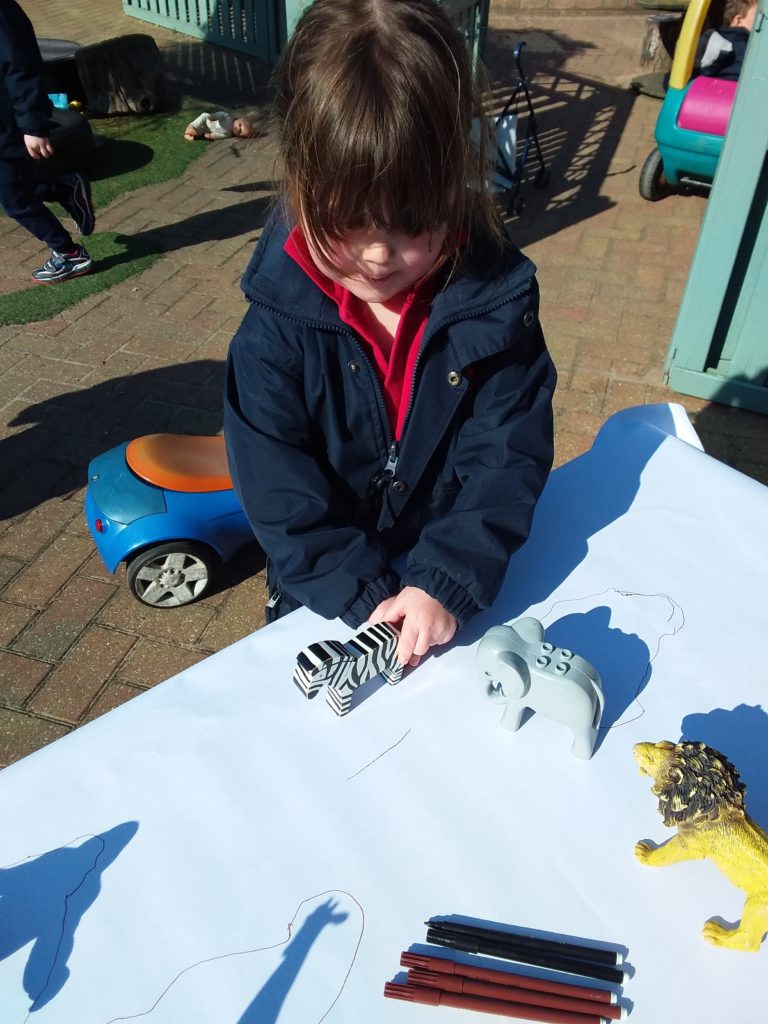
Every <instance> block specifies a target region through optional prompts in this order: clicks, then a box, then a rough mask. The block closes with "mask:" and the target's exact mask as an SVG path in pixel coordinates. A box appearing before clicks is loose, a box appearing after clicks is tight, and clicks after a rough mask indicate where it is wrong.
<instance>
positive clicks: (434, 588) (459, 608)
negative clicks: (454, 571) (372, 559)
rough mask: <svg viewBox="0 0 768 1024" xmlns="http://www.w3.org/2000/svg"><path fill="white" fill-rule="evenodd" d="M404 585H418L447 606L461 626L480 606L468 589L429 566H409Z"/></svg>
mask: <svg viewBox="0 0 768 1024" xmlns="http://www.w3.org/2000/svg"><path fill="white" fill-rule="evenodd" d="M402 586H403V587H418V588H419V589H420V590H424V591H425V592H426V593H427V594H429V596H430V597H434V598H435V600H436V601H439V602H440V604H441V605H442V606H443V608H445V610H446V611H447V612H450V613H451V615H452V616H453V617H454V618H455V619H456V622H457V623H458V625H459V628H461V627H462V626H465V625H466V624H467V623H468V622H469V620H470V619H471V618H472V616H473V615H476V614H477V613H478V612H479V611H480V608H479V607H478V605H477V603H476V602H475V601H474V600H473V598H472V597H470V595H469V593H468V591H467V590H465V588H464V587H462V586H461V584H459V583H457V582H456V581H455V580H452V579H450V578H449V577H448V576H446V575H445V573H443V572H440V571H437V570H435V569H431V568H428V567H427V566H421V565H414V566H408V570H407V571H406V573H405V575H404V576H403V581H402Z"/></svg>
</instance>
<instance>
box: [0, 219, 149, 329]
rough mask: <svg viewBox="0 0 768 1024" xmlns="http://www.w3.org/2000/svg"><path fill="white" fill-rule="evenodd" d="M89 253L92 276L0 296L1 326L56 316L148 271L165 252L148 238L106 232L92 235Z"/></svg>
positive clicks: (89, 240)
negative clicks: (98, 293)
mask: <svg viewBox="0 0 768 1024" xmlns="http://www.w3.org/2000/svg"><path fill="white" fill-rule="evenodd" d="M88 252H89V253H90V255H91V256H92V257H93V263H94V266H93V270H92V271H91V273H90V274H85V275H84V276H83V277H73V278H70V279H69V281H59V282H58V283H57V284H33V285H32V287H31V288H24V289H22V290H21V291H18V292H8V293H7V294H5V295H0V325H2V326H5V325H7V324H28V323H31V322H32V321H33V320H47V319H49V317H52V316H56V315H57V314H58V313H61V312H62V310H65V309H69V307H70V306H74V305H75V303H77V302H80V301H82V299H85V298H87V297H88V296H89V295H94V294H95V293H96V292H100V291H103V290H104V289H105V288H111V287H112V286H113V285H116V284H119V283H120V281H125V279H126V278H128V277H132V276H133V275H134V274H138V273H140V272H141V271H142V270H146V269H147V267H150V266H151V265H152V264H153V263H154V262H155V260H156V259H158V258H159V256H160V255H161V253H162V250H161V249H160V247H159V246H153V245H152V243H151V242H149V241H147V240H146V239H142V240H141V241H140V242H135V241H133V240H132V239H131V237H130V235H120V234H116V233H115V232H114V231H104V232H102V233H101V234H98V235H91V237H90V238H89V239H88Z"/></svg>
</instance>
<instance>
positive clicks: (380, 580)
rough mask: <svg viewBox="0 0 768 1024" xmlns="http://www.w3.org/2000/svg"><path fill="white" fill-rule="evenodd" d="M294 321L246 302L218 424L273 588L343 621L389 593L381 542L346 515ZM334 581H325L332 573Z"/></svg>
mask: <svg viewBox="0 0 768 1024" xmlns="http://www.w3.org/2000/svg"><path fill="white" fill-rule="evenodd" d="M299 348H300V342H299V341H298V340H297V336H296V329H295V327H291V328H290V329H288V328H286V329H285V331H283V330H282V327H281V325H280V324H279V323H275V321H274V320H273V319H272V318H267V317H264V316H261V315H260V311H259V310H258V309H257V308H255V307H251V309H250V310H249V312H248V313H246V316H245V318H244V321H243V324H242V325H241V328H240V330H239V332H238V333H237V334H236V335H235V338H234V339H233V341H232V344H231V346H230V351H229V356H228V360H227V371H226V387H225V398H224V433H225V437H226V443H227V453H228V457H229V463H230V470H231V473H232V479H233V483H234V485H235V489H236V491H237V493H238V495H239V497H240V500H241V502H242V504H243V507H244V509H245V512H246V515H247V516H248V519H249V521H250V523H251V526H252V527H253V530H254V533H255V534H256V538H257V540H258V541H259V543H260V544H261V546H262V547H263V548H264V550H265V552H266V553H267V556H268V557H269V559H270V561H271V563H272V566H273V569H274V573H275V575H276V576H277V578H278V580H279V584H280V587H281V588H282V589H283V590H284V591H285V592H287V593H288V594H289V595H290V596H291V597H293V598H294V599H295V600H297V601H299V602H300V603H301V604H303V605H306V606H307V607H308V608H310V609H311V610H312V611H314V612H316V613H317V614H319V615H322V616H324V617H325V618H329V619H330V618H336V617H338V616H341V617H342V618H344V621H345V622H347V624H349V625H351V626H357V625H359V624H360V623H361V622H364V621H365V620H366V618H367V616H368V614H369V613H370V611H372V610H373V608H374V607H376V605H377V604H379V603H380V602H381V601H383V600H384V599H385V598H387V597H389V596H391V595H392V594H394V593H397V591H398V589H399V577H398V576H397V574H396V573H394V572H393V571H392V570H391V568H390V567H389V560H388V556H387V553H386V551H385V550H384V548H383V547H382V546H381V545H380V544H379V543H377V542H376V540H375V539H374V538H372V537H370V536H368V535H367V534H366V533H365V532H364V531H363V530H361V529H359V528H357V527H356V526H354V525H353V523H352V522H351V520H352V516H351V515H350V508H354V505H355V504H356V499H355V496H354V495H353V494H352V493H351V491H350V489H349V487H348V486H346V485H345V482H344V481H343V480H340V479H339V478H338V476H336V475H335V474H334V472H333V470H332V469H331V468H330V467H329V466H328V465H327V464H326V462H325V460H324V458H323V450H322V446H321V444H320V442H319V439H318V437H317V431H316V430H315V429H314V428H313V423H312V421H311V418H310V416H309V415H308V413H307V410H306V401H305V396H304V388H303V372H304V366H303V358H302V356H301V352H300V351H299ZM331 581H332V582H331Z"/></svg>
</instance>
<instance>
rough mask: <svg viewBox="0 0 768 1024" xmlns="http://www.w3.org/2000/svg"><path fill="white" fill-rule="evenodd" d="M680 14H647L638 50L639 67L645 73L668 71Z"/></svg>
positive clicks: (680, 17) (681, 18)
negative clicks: (641, 43) (640, 45)
mask: <svg viewBox="0 0 768 1024" xmlns="http://www.w3.org/2000/svg"><path fill="white" fill-rule="evenodd" d="M682 23H683V16H682V14H677V13H670V14H649V15H648V17H647V18H646V19H645V35H644V36H643V45H642V47H641V49H640V66H641V67H642V68H643V69H645V70H646V71H669V69H670V68H671V67H672V57H673V55H674V52H675V46H676V44H677V39H678V36H679V35H680V28H681V26H682Z"/></svg>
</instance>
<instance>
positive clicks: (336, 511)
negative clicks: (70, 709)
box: [224, 0, 555, 665]
mask: <svg viewBox="0 0 768 1024" xmlns="http://www.w3.org/2000/svg"><path fill="white" fill-rule="evenodd" d="M277 109H278V115H279V117H280V124H281V127H280V143H281V149H282V155H283V160H284V165H285V167H284V171H285V179H284V197H283V202H282V204H281V205H280V206H279V207H278V209H277V210H276V211H275V212H274V213H273V215H272V217H271V219H270V221H269V223H268V224H267V225H266V227H265V228H264V231H263V234H262V237H261V239H260V240H259V243H258V245H257V247H256V251H255V253H254V255H253V258H252V259H251V262H250V265H249V267H248V269H247V271H246V273H245V276H244V278H243V289H244V291H245V293H246V296H247V297H248V299H249V300H250V303H251V305H250V308H249V310H248V312H247V313H246V315H245V318H244V320H243V323H242V325H241V327H240V329H239V330H238V332H237V334H236V335H235V338H234V339H233V341H232V344H231V347H230V352H229V358H228V365H227V381H226V396H225V410H224V430H225V436H226V442H227V451H228V453H229V459H230V468H231V471H232V477H233V480H234V482H235V487H236V489H237V492H238V494H239V496H240V498H241V500H242V503H243V506H244V508H245V510H246V512H247V514H248V517H249V519H250V521H251V524H252V526H253V529H254V532H255V534H256V537H257V538H258V540H259V542H260V544H261V545H262V547H263V548H264V550H265V552H266V554H267V558H268V573H267V574H268V586H269V591H270V600H269V604H268V611H267V617H268V619H269V620H270V621H271V619H272V618H275V617H277V616H279V615H282V614H283V613H284V612H286V611H290V610H291V609H293V608H296V607H298V606H299V605H301V604H303V605H307V606H308V607H309V608H311V609H312V610H313V611H315V612H317V613H319V614H320V615H323V616H325V617H326V618H334V617H337V616H340V617H341V618H342V619H343V621H344V622H345V623H347V624H348V625H350V626H353V627H357V626H359V625H360V624H361V623H363V622H365V621H366V620H368V621H369V622H372V623H373V622H381V621H387V622H392V623H394V624H396V625H398V626H399V627H401V637H400V644H399V649H398V654H399V657H400V660H401V661H402V662H403V663H404V664H412V665H413V664H417V663H418V660H419V658H420V657H421V656H423V655H424V654H426V653H427V651H428V650H429V649H430V647H432V646H434V645H437V644H444V643H447V642H448V641H449V640H450V639H451V638H452V636H453V634H454V632H455V630H456V628H457V626H461V625H463V624H464V623H466V622H467V620H468V619H469V618H470V617H471V616H472V615H473V614H474V613H476V612H477V611H478V610H479V609H482V608H485V607H487V606H488V605H489V604H490V603H491V602H492V601H493V599H494V597H495V596H496V593H497V591H498V589H499V586H500V584H501V582H502V579H503V577H504V574H505V570H506V567H507V563H508V560H509V557H510V555H511V554H512V553H513V552H514V551H515V550H516V549H517V548H518V547H519V546H520V545H521V544H522V543H523V541H524V540H525V538H526V536H527V534H528V531H529V528H530V523H531V516H532V514H533V509H534V505H535V504H536V500H537V499H538V497H539V494H540V492H541V490H542V487H543V486H544V482H545V480H546V478H547V474H548V473H549V470H550V467H551V463H552V409H551V400H552V392H553V389H554V385H555V372H554V368H553V366H552V363H551V361H550V359H549V356H548V354H547V352H546V349H545V346H544V339H543V337H542V333H541V329H540V326H539V321H538V316H537V308H538V289H537V286H536V282H535V279H534V267H533V266H532V264H531V263H530V262H529V261H528V260H527V259H525V258H524V257H523V256H522V255H521V254H520V253H519V252H518V251H517V250H516V249H514V247H512V246H511V245H510V244H509V243H507V242H506V241H505V238H504V235H503V231H502V229H501V226H500V224H499V222H498V219H497V215H496V213H495V210H494V207H493V204H492V201H491V198H490V196H489V195H488V193H487V191H486V189H485V187H484V185H483V184H482V180H483V175H482V173H481V171H482V169H481V167H480V158H479V156H478V154H477V152H475V151H474V149H473V148H472V147H471V145H470V142H469V135H470V127H471V122H472V118H473V116H477V115H478V113H479V109H480V108H479V104H478V101H477V99H476V98H475V95H474V92H473V82H472V69H471V63H470V59H469V55H468V52H467V48H466V45H465V43H464V40H463V39H462V37H461V35H460V34H459V32H458V31H457V30H456V29H455V28H454V26H453V25H452V23H451V21H450V19H449V18H448V16H447V15H446V13H445V11H444V10H443V9H442V8H441V7H440V6H439V5H438V4H437V3H435V2H434V0H315V2H314V3H313V4H311V6H309V7H308V8H307V9H306V11H305V13H304V14H303V16H302V17H301V19H300V21H299V24H298V26H297V28H296V30H295V33H294V35H293V37H292V39H291V41H290V43H289V45H288V47H287V49H286V52H285V54H284V57H283V60H282V62H281V66H280V68H279V73H278V98H277ZM403 552H407V557H406V558H405V559H404V565H403V566H402V567H401V571H398V569H397V568H395V562H394V560H395V557H396V556H397V555H398V554H401V553H403ZM397 564H398V566H400V562H399V561H398V563H397Z"/></svg>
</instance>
